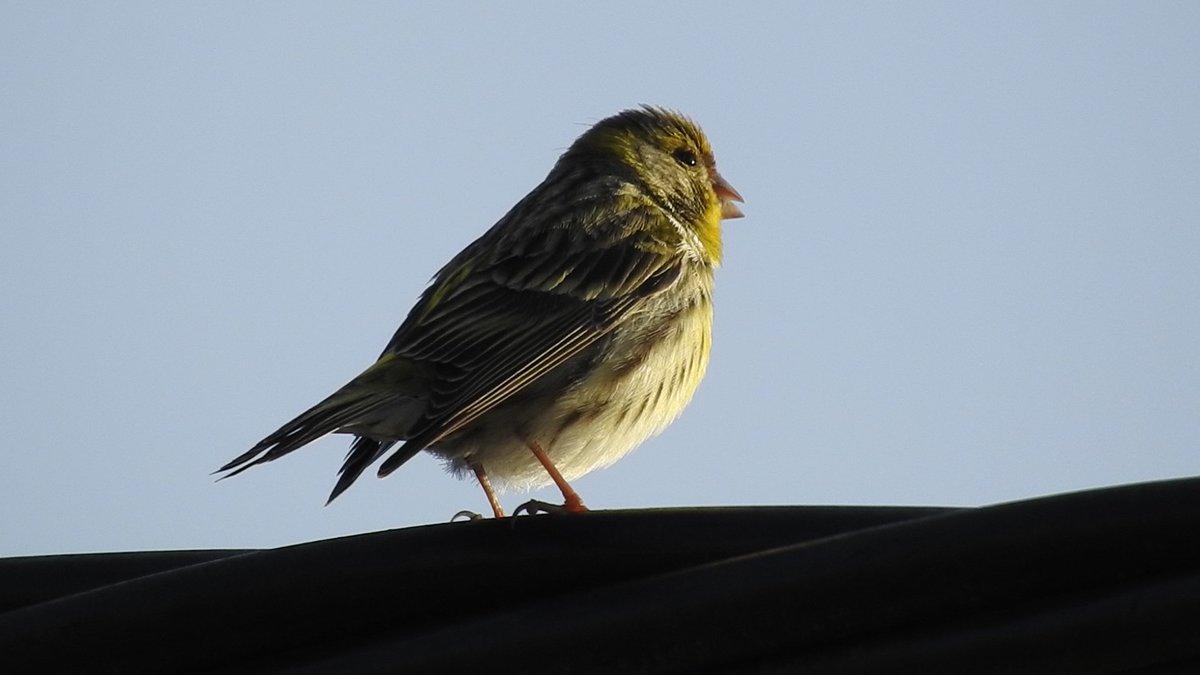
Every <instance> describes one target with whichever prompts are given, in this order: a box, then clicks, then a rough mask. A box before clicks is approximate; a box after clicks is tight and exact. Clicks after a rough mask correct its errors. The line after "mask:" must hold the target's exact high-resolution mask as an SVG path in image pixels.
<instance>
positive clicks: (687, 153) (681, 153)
mask: <svg viewBox="0 0 1200 675" xmlns="http://www.w3.org/2000/svg"><path fill="white" fill-rule="evenodd" d="M675 159H676V161H678V162H679V163H680V164H682V165H684V166H696V153H694V152H692V151H691V150H688V149H687V148H680V149H678V150H676V151H675Z"/></svg>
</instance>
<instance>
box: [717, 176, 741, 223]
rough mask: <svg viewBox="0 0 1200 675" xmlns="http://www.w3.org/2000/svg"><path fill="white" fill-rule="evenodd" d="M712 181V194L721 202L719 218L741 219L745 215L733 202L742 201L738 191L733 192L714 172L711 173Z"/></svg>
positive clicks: (726, 182) (731, 187)
mask: <svg viewBox="0 0 1200 675" xmlns="http://www.w3.org/2000/svg"><path fill="white" fill-rule="evenodd" d="M712 179H713V192H715V193H717V199H719V200H721V218H722V219H723V220H728V219H731V218H741V217H742V216H744V215H746V214H744V213H742V210H741V209H739V208H738V207H737V204H734V202H740V201H743V200H742V196H741V195H740V194H738V191H737V190H734V189H733V186H732V185H730V184H729V182H728V181H726V180H725V179H724V178H722V177H721V174H719V173H717V172H716V171H715V170H714V171H713V172H712Z"/></svg>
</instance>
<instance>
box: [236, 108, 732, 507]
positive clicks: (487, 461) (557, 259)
mask: <svg viewBox="0 0 1200 675" xmlns="http://www.w3.org/2000/svg"><path fill="white" fill-rule="evenodd" d="M737 203H743V199H742V196H741V195H740V194H739V193H738V191H737V190H735V189H734V188H733V186H731V185H730V184H729V183H728V182H727V181H726V180H725V179H724V178H723V177H722V176H721V174H720V173H718V172H717V166H716V160H715V159H714V156H713V151H712V148H711V146H710V145H709V142H708V139H707V138H706V136H705V134H704V132H703V131H702V130H701V128H700V127H699V126H698V125H697V124H696V123H695V122H693V121H692V120H691V119H690V118H688V117H686V116H685V115H683V114H681V113H679V112H676V111H674V110H671V109H667V108H663V107H657V106H650V105H642V106H639V107H636V108H631V109H628V110H624V111H621V112H619V113H617V114H614V115H612V116H610V117H607V118H604V119H602V120H600V121H599V122H597V123H595V124H594V125H592V126H591V127H589V128H588V129H587V130H586V131H585V132H584V133H583V134H582V135H580V136H579V137H578V138H577V139H576V140H575V141H574V142H573V143H572V144H571V145H570V146H569V147H568V148H567V150H566V151H565V152H563V154H562V155H561V156H560V157H559V158H558V160H557V162H556V163H555V164H554V166H553V167H552V168H551V170H550V172H549V174H547V176H546V178H545V179H544V180H543V181H542V182H541V183H540V184H539V185H537V187H535V188H534V189H533V190H532V191H531V192H529V194H527V195H526V196H525V197H524V198H522V199H521V200H520V201H518V202H517V203H516V205H514V206H513V207H512V208H511V209H510V210H509V211H508V213H506V214H505V215H504V216H503V217H502V218H500V220H499V221H497V222H496V223H495V224H494V225H493V226H492V227H491V228H490V229H488V230H487V231H486V232H485V233H484V234H483V235H481V236H480V237H479V238H478V239H476V240H475V241H474V242H472V243H471V244H469V245H468V246H467V247H466V248H464V249H463V250H462V251H461V252H459V253H458V254H457V255H455V256H454V257H453V258H452V259H451V260H450V261H449V262H448V263H446V264H445V265H444V266H443V267H442V268H441V269H440V270H439V271H438V272H437V274H436V275H434V277H433V279H432V280H431V281H430V282H429V284H428V286H427V287H426V288H425V289H424V291H423V293H422V294H421V295H420V297H419V299H418V301H417V303H416V304H415V305H414V306H413V307H412V309H411V310H410V311H409V313H408V315H407V317H406V318H405V319H404V321H403V323H402V324H401V325H400V327H399V328H398V329H397V330H396V332H395V334H394V335H393V337H392V339H391V340H390V341H389V342H388V343H387V346H386V347H385V348H384V350H383V352H382V354H381V355H380V356H379V358H378V359H377V360H376V361H375V362H374V363H373V364H372V365H370V366H369V367H368V368H366V370H364V371H363V372H362V373H360V374H359V375H358V376H356V377H354V378H353V379H351V380H350V381H349V382H348V383H347V384H346V385H345V386H343V387H341V388H340V389H338V390H337V391H335V392H334V393H333V394H332V395H330V396H329V397H327V398H325V399H324V400H322V401H321V402H319V403H317V404H316V405H314V406H312V407H311V408H309V409H308V410H306V411H305V412H303V413H301V414H300V415H298V416H297V417H296V418H295V419H293V420H291V421H289V422H287V423H286V424H284V425H283V426H281V427H280V428H279V429H278V430H276V431H275V432H274V433H272V434H270V435H268V436H267V437H266V438H264V439H262V440H261V441H259V442H258V443H257V444H255V445H254V446H253V447H251V448H250V449H249V450H247V451H246V452H244V453H243V454H241V455H239V456H237V457H235V458H234V459H233V460H231V461H230V462H228V463H227V464H225V465H224V466H222V467H221V468H220V469H218V470H217V471H216V472H214V473H222V474H224V475H223V476H221V478H228V477H231V476H234V475H237V474H239V473H241V472H243V471H245V470H246V469H248V468H250V467H252V466H255V465H258V464H263V463H265V462H270V461H273V460H276V459H279V458H280V457H283V456H284V455H287V454H288V453H291V452H293V451H294V450H297V449H299V448H300V447H302V446H305V445H307V444H309V443H311V442H312V441H315V440H316V439H318V438H321V437H323V436H325V435H326V434H329V433H343V434H351V435H353V436H355V439H354V440H353V441H352V443H351V445H350V450H349V452H348V454H347V455H346V457H345V460H344V462H343V464H342V467H341V469H340V471H339V472H338V479H337V482H336V484H335V485H334V487H333V491H332V492H331V494H330V495H329V499H328V501H327V502H326V504H328V503H330V502H332V501H333V500H334V499H336V498H337V497H338V496H339V495H341V494H342V493H343V492H344V491H345V490H346V489H347V488H348V487H350V485H351V484H352V483H354V481H355V480H356V479H357V478H358V477H359V476H360V475H361V474H362V473H363V471H364V470H366V469H367V468H368V467H369V466H371V465H373V464H374V463H375V462H376V461H377V460H379V459H380V458H383V461H382V463H381V464H380V466H379V468H378V470H377V473H378V475H379V477H384V476H387V475H388V474H390V473H392V472H393V471H395V470H396V469H397V468H399V467H400V466H401V465H402V464H404V463H405V462H407V461H408V460H409V459H411V458H412V457H414V456H415V455H417V454H418V453H419V452H421V451H422V450H425V451H428V452H430V453H432V454H433V455H435V456H437V457H439V458H441V459H442V460H443V461H444V462H445V463H446V465H447V468H448V469H449V470H450V471H451V472H452V473H453V474H455V475H456V476H458V477H459V478H465V477H468V476H470V475H472V474H473V475H474V477H475V479H476V480H477V482H478V483H479V485H480V487H482V489H483V491H484V493H485V496H486V497H487V500H488V503H489V505H490V507H491V509H492V513H493V515H495V517H497V518H502V517H504V516H505V512H504V509H503V507H502V505H501V503H500V501H499V498H498V497H497V493H498V491H500V490H502V489H513V490H518V491H524V490H529V489H533V488H538V487H543V486H546V485H549V484H551V483H553V484H555V485H556V486H557V487H558V489H559V490H560V491H561V492H562V496H563V504H562V505H561V506H556V508H558V509H561V510H562V511H564V512H567V513H576V512H583V511H587V510H588V509H587V506H586V505H585V504H584V502H583V500H582V498H581V497H580V496H579V494H578V493H577V492H576V491H575V490H574V489H573V488H572V487H571V485H570V483H569V481H571V480H574V479H576V478H578V477H580V476H582V475H584V474H586V473H588V472H590V471H593V470H595V469H598V468H601V467H605V466H608V465H610V464H612V463H613V462H615V461H617V460H618V459H620V458H621V457H623V456H624V455H626V454H627V453H629V452H630V451H631V450H633V449H634V448H635V447H637V446H638V445H640V444H641V443H642V442H643V441H644V440H645V439H646V438H648V437H650V436H652V435H654V434H657V433H659V432H660V431H662V430H663V429H664V428H665V427H666V426H667V425H668V424H670V423H671V422H672V421H673V420H674V419H675V418H676V417H677V416H678V415H679V414H680V412H682V410H683V409H684V407H685V406H686V405H687V404H688V403H689V401H690V400H691V399H692V396H693V393H694V392H695V391H696V388H697V386H698V385H699V384H700V380H701V379H702V377H703V376H704V372H705V370H706V368H707V366H708V360H709V352H710V347H711V344H712V320H713V305H712V294H713V279H714V270H716V269H717V268H718V267H719V265H720V264H721V260H722V237H721V227H722V222H723V221H724V220H727V219H733V218H740V217H742V216H743V213H742V210H741V209H740V208H739V207H738V206H737ZM397 446H399V447H397ZM389 453H390V454H389ZM385 455H387V456H386V457H385ZM539 504H540V502H539Z"/></svg>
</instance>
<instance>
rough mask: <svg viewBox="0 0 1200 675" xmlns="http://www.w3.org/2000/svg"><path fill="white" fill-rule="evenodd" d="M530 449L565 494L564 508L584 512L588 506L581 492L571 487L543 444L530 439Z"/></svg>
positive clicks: (574, 511)
mask: <svg viewBox="0 0 1200 675" xmlns="http://www.w3.org/2000/svg"><path fill="white" fill-rule="evenodd" d="M529 449H530V450H531V451H532V452H533V456H534V457H537V460H538V461H539V462H541V464H542V467H543V468H545V469H546V473H548V474H550V480H553V481H554V484H555V485H557V486H558V489H559V491H560V492H562V496H563V505H562V510H563V511H566V512H567V513H582V512H584V511H587V510H588V508H587V507H586V506H584V505H583V500H582V499H580V498H579V493H577V492H575V489H574V488H572V487H571V485H570V484H569V483H567V480H566V479H565V478H563V477H562V474H561V473H559V472H558V467H556V466H554V462H551V461H550V457H549V455H547V454H546V451H545V450H543V449H542V446H541V445H539V444H538V442H537V441H529Z"/></svg>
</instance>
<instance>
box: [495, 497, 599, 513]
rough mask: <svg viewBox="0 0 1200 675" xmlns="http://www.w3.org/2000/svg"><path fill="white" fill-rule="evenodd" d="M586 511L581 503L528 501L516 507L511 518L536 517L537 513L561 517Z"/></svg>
mask: <svg viewBox="0 0 1200 675" xmlns="http://www.w3.org/2000/svg"><path fill="white" fill-rule="evenodd" d="M587 510H588V509H587V507H586V506H584V505H583V503H582V502H580V503H579V504H570V503H567V504H551V503H550V502H544V501H541V500H540V499H530V500H529V501H527V502H525V503H524V504H522V505H520V506H518V507H517V509H516V510H515V511H513V517H514V518H515V517H517V516H519V515H521V514H522V513H525V514H528V515H531V516H536V515H537V514H539V513H548V514H550V515H554V516H562V515H567V514H569V513H583V512H585V511H587Z"/></svg>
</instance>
